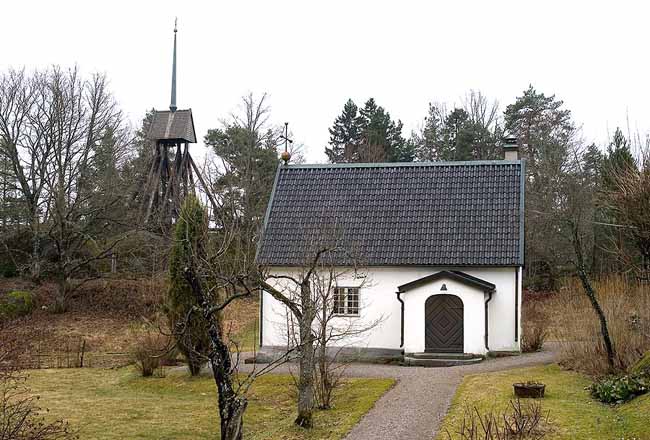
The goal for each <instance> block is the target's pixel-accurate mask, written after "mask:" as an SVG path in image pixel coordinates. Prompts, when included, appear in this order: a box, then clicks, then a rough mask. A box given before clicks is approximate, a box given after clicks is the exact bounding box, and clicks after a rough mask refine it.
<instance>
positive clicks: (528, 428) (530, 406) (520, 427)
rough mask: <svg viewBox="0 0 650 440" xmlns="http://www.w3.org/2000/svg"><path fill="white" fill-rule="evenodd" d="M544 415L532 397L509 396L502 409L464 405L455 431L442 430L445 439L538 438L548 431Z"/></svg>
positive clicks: (500, 439) (502, 439) (527, 439)
mask: <svg viewBox="0 0 650 440" xmlns="http://www.w3.org/2000/svg"><path fill="white" fill-rule="evenodd" d="M548 417H549V414H548V413H546V414H544V412H543V411H542V405H541V404H540V403H539V402H535V401H533V402H527V403H526V404H522V403H521V401H520V400H519V399H517V400H514V401H512V400H511V401H510V403H509V406H508V408H507V409H506V410H505V411H502V412H496V411H494V410H491V411H488V412H485V413H482V412H481V411H479V409H478V408H477V407H476V406H474V407H471V406H467V407H466V408H465V412H464V414H463V419H462V421H461V423H460V426H459V427H458V431H456V432H454V433H451V432H449V430H447V431H446V433H447V438H448V439H449V440H455V439H458V440H514V439H517V440H538V439H541V438H543V437H544V436H545V435H546V433H547V431H548V428H549V424H548Z"/></svg>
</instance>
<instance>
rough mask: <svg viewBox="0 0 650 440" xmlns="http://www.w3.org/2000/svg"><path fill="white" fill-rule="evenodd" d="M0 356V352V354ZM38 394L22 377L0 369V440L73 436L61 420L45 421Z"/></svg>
mask: <svg viewBox="0 0 650 440" xmlns="http://www.w3.org/2000/svg"><path fill="white" fill-rule="evenodd" d="M0 358H2V353H0ZM37 401H38V396H34V395H32V393H31V392H30V390H29V389H28V388H27V387H26V386H25V377H24V376H21V375H19V374H18V373H16V372H15V371H12V370H6V369H0V440H72V439H77V438H78V437H77V435H76V434H75V433H74V431H72V430H71V429H70V426H69V425H68V423H66V422H64V421H63V420H57V421H46V420H45V418H44V417H43V416H42V414H43V412H44V411H46V410H44V409H43V408H40V407H39V406H38V405H37Z"/></svg>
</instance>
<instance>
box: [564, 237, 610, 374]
mask: <svg viewBox="0 0 650 440" xmlns="http://www.w3.org/2000/svg"><path fill="white" fill-rule="evenodd" d="M573 228H574V230H573V247H574V250H575V253H576V259H577V262H576V267H577V269H578V277H579V278H580V281H581V282H582V287H583V288H584V290H585V293H586V294H587V297H589V301H590V302H591V306H592V307H593V309H594V311H595V312H596V315H598V320H599V321H600V333H601V335H602V337H603V342H604V343H605V349H606V350H607V364H608V365H609V369H610V371H614V370H615V363H614V359H615V354H614V345H613V344H612V339H611V338H610V336H609V329H608V326H607V318H606V317H605V312H603V309H602V308H601V307H600V304H599V303H598V298H597V297H596V291H595V290H594V288H593V286H592V285H591V281H590V280H589V276H588V275H587V271H586V270H585V261H584V257H583V255H582V240H581V238H580V232H579V231H578V227H577V225H574V226H573Z"/></svg>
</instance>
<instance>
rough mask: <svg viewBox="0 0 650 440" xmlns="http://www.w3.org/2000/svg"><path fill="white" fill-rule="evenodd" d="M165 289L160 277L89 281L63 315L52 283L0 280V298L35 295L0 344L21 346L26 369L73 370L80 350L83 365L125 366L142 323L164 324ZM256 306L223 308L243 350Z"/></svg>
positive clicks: (251, 302) (242, 303)
mask: <svg viewBox="0 0 650 440" xmlns="http://www.w3.org/2000/svg"><path fill="white" fill-rule="evenodd" d="M166 288H167V286H166V280H165V277H162V276H161V277H160V278H156V279H144V280H122V279H107V280H94V281H90V282H87V283H85V284H83V285H82V286H81V287H80V288H79V289H78V290H77V292H75V294H74V296H73V297H72V299H71V301H70V307H69V310H68V312H66V313H62V314H55V313H52V312H51V310H52V305H53V304H54V295H55V293H56V285H55V284H54V283H51V282H45V283H41V284H38V285H37V284H35V283H33V282H31V281H27V280H21V279H17V278H15V279H2V278H0V294H1V293H4V292H7V291H10V290H27V291H31V292H32V293H34V301H35V309H34V311H33V312H32V314H30V315H29V316H26V317H23V318H20V319H18V320H14V321H12V322H11V325H10V326H5V328H4V329H2V328H0V339H1V340H3V341H4V340H7V341H9V340H12V341H20V344H19V345H20V358H21V362H22V364H23V365H24V366H26V367H33V368H41V367H65V366H73V365H74V364H75V363H77V362H78V358H79V356H80V353H79V352H80V350H81V349H82V348H83V351H84V357H85V358H84V364H85V365H87V366H108V367H110V366H120V365H124V364H125V363H128V362H129V361H130V358H129V352H130V351H131V348H132V346H133V344H134V340H135V339H136V338H137V336H138V334H139V332H141V331H142V324H143V322H144V321H145V320H149V321H156V320H157V322H159V323H160V325H161V326H164V325H165V322H166V320H165V319H164V317H162V316H161V304H162V301H163V298H164V293H165V290H166ZM258 307H259V303H258V300H257V298H250V299H242V300H238V301H234V302H233V303H232V304H230V305H229V306H228V308H227V309H226V313H225V317H226V323H225V329H226V332H227V333H228V334H229V335H230V336H231V337H232V338H233V339H237V340H238V344H240V345H241V346H242V347H246V349H249V348H250V347H249V346H252V344H253V343H254V333H255V329H256V326H255V325H256V324H255V323H256V319H257V314H258ZM249 339H250V341H249Z"/></svg>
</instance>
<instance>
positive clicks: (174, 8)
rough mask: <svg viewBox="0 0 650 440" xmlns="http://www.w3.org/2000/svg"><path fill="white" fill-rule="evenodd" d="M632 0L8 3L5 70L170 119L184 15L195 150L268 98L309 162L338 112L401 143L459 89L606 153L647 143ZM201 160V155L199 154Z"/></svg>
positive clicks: (649, 117)
mask: <svg viewBox="0 0 650 440" xmlns="http://www.w3.org/2000/svg"><path fill="white" fill-rule="evenodd" d="M646 4H647V3H646V2H642V1H638V2H632V1H621V0H617V1H614V0H612V1H608V2H598V1H584V2H583V1H568V0H565V1H543V2H542V1H535V2H532V1H522V0H519V1H512V2H506V1H476V2H471V1H448V0H447V1H427V2H425V1H417V2H416V1H391V2H382V1H352V0H349V1H333V0H328V1H321V2H313V1H304V0H303V1H295V2H289V1H259V2H253V1H232V0H231V1H187V0H183V1H181V0H177V1H173V2H167V1H140V0H132V1H109V2H106V1H102V2H98V1H89V0H86V1H79V2H73V1H62V0H60V1H56V2H55V1H41V2H37V1H29V0H21V1H10V0H2V2H1V3H0V17H2V20H1V22H2V24H1V25H0V49H1V50H0V68H1V69H6V68H8V67H10V66H13V67H22V66H25V67H27V68H28V69H31V68H36V67H39V68H40V67H45V66H48V65H51V64H59V65H62V66H71V65H74V64H77V65H78V66H79V67H80V68H81V70H82V72H84V73H91V72H94V71H100V72H106V73H107V75H108V77H109V79H110V82H111V88H112V90H113V92H114V94H115V96H116V97H117V99H118V101H119V103H120V105H121V107H122V108H123V109H124V111H125V112H126V113H127V114H128V115H129V118H130V119H131V121H132V122H133V123H137V122H138V121H139V120H140V119H141V118H142V116H143V115H144V112H145V111H146V110H147V109H149V108H151V107H156V108H158V109H164V108H167V107H168V106H169V95H170V77H171V58H172V35H173V33H172V30H173V21H174V17H175V16H178V20H179V33H178V50H179V54H178V62H179V66H178V105H179V108H187V107H191V108H192V109H193V112H194V118H195V123H196V128H197V136H199V137H200V138H201V139H202V138H203V135H204V134H205V132H206V131H207V129H208V128H211V127H215V126H218V125H219V121H220V120H221V119H222V118H224V117H226V116H227V115H228V114H229V113H230V112H232V111H236V110H237V108H238V106H239V103H240V97H241V96H242V95H244V94H246V93H248V92H253V93H255V94H257V95H259V94H261V93H263V92H268V93H269V94H270V105H271V107H272V120H273V121H274V122H276V123H282V122H284V121H289V123H290V127H291V129H292V131H293V132H294V137H295V139H296V141H298V142H301V143H304V145H305V153H306V157H307V159H308V161H309V162H322V161H324V160H325V155H324V153H323V149H324V147H325V145H326V144H327V141H328V137H329V135H328V132H327V129H328V127H329V126H330V125H331V124H332V122H333V120H334V118H335V117H336V116H337V115H338V114H339V113H340V111H341V110H342V107H343V104H344V103H345V101H346V100H347V99H348V98H352V99H353V100H354V101H355V102H357V104H360V105H361V104H363V102H364V101H365V100H366V99H367V98H369V97H374V98H375V99H376V100H377V102H378V103H379V104H380V105H382V106H384V107H385V108H386V109H387V110H388V111H389V112H390V113H391V115H392V117H393V118H394V119H401V120H402V121H403V122H404V125H405V130H404V131H405V133H404V134H405V135H408V134H409V133H410V131H411V129H413V128H415V127H417V126H418V125H419V124H421V121H422V119H423V118H424V116H425V113H426V110H427V104H428V103H429V102H432V101H444V102H448V103H451V104H453V103H459V102H460V100H461V98H462V96H464V94H465V93H466V92H467V91H468V90H469V89H475V90H480V91H482V92H483V93H484V94H485V95H487V96H488V97H490V98H493V99H497V100H498V101H499V103H500V105H501V109H502V110H503V109H505V106H506V105H507V104H509V103H511V102H513V100H514V99H515V97H516V96H518V95H519V94H520V93H521V92H522V91H523V90H524V89H525V88H526V87H527V86H528V84H533V85H534V86H535V87H536V88H537V89H538V90H539V91H542V92H544V93H546V94H556V95H557V96H558V97H559V98H561V99H563V100H564V101H565V104H566V106H567V108H569V109H571V110H572V112H573V115H574V118H575V120H576V121H577V122H578V123H579V124H580V125H582V127H583V136H584V138H585V140H586V141H588V142H591V141H595V142H597V143H600V144H604V143H605V142H606V141H607V139H608V133H611V132H613V130H614V128H615V127H616V126H617V125H623V126H624V127H627V122H626V119H627V117H628V115H629V121H630V125H631V128H632V130H634V131H637V130H638V131H639V132H640V133H641V134H642V135H643V134H645V133H646V132H647V131H648V129H650V88H649V86H648V80H649V78H650V75H649V74H650V72H649V69H648V56H649V55H648V44H649V43H650V35H649V33H650V31H649V29H650V25H649V19H650V14H648V12H650V11H649V10H650V6H647V5H646ZM195 148H200V147H195Z"/></svg>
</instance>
